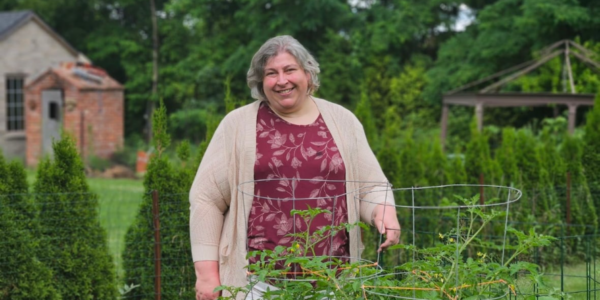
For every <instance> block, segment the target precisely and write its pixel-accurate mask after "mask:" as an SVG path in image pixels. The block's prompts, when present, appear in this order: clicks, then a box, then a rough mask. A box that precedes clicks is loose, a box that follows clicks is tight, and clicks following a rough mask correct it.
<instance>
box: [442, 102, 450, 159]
mask: <svg viewBox="0 0 600 300" xmlns="http://www.w3.org/2000/svg"><path fill="white" fill-rule="evenodd" d="M449 110H450V108H449V107H448V105H447V104H444V106H443V107H442V120H441V123H442V134H441V137H440V141H441V143H442V151H443V150H444V145H445V144H446V135H447V132H448V112H449Z"/></svg>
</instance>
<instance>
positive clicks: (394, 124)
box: [377, 107, 402, 188]
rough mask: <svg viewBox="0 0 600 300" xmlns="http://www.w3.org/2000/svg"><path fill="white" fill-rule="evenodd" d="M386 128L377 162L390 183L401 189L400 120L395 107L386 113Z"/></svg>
mask: <svg viewBox="0 0 600 300" xmlns="http://www.w3.org/2000/svg"><path fill="white" fill-rule="evenodd" d="M384 117H385V128H384V130H383V134H382V135H381V142H382V146H383V147H381V149H380V150H379V151H378V152H377V160H378V161H379V164H380V165H381V168H382V169H383V173H384V174H385V176H386V177H387V179H388V181H389V182H390V183H391V184H392V185H393V186H394V187H395V188H400V187H402V186H401V183H402V181H401V180H400V176H401V174H400V172H401V170H402V166H401V163H400V157H399V155H398V153H399V150H400V149H399V148H400V146H399V141H398V139H399V137H400V132H399V128H400V118H399V117H398V114H397V113H396V110H395V108H394V107H389V108H388V109H387V111H386V113H385V116H384Z"/></svg>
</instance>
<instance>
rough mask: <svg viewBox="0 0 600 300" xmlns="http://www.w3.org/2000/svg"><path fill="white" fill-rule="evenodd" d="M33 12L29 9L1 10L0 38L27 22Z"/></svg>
mask: <svg viewBox="0 0 600 300" xmlns="http://www.w3.org/2000/svg"><path fill="white" fill-rule="evenodd" d="M32 14H33V12H31V11H29V10H24V11H5V12H0V39H2V38H3V36H4V35H5V34H10V33H11V32H12V31H13V30H14V29H16V28H18V27H20V26H21V25H23V24H24V23H25V22H27V21H28V20H29V19H30V18H31V15H32Z"/></svg>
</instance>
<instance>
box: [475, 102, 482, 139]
mask: <svg viewBox="0 0 600 300" xmlns="http://www.w3.org/2000/svg"><path fill="white" fill-rule="evenodd" d="M475 117H477V130H478V131H479V132H481V131H482V130H483V103H481V102H480V103H477V105H476V106H475Z"/></svg>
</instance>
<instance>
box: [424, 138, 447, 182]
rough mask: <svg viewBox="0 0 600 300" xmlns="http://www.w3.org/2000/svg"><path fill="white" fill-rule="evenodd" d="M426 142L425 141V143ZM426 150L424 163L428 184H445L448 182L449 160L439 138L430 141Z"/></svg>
mask: <svg viewBox="0 0 600 300" xmlns="http://www.w3.org/2000/svg"><path fill="white" fill-rule="evenodd" d="M423 144H425V143H423ZM426 146H427V148H426V151H425V153H424V154H425V157H424V160H423V161H424V163H425V165H426V168H427V170H426V172H425V174H426V177H427V178H426V180H427V185H443V184H447V183H448V178H447V169H448V165H447V164H448V160H447V159H446V156H445V155H444V151H443V150H442V144H441V142H440V140H439V139H434V140H433V141H431V142H430V143H428V144H427V145H426Z"/></svg>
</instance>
